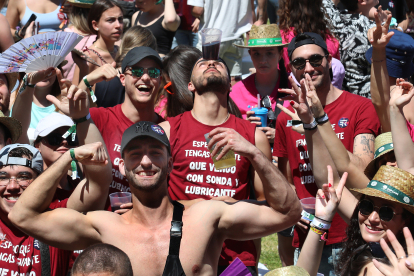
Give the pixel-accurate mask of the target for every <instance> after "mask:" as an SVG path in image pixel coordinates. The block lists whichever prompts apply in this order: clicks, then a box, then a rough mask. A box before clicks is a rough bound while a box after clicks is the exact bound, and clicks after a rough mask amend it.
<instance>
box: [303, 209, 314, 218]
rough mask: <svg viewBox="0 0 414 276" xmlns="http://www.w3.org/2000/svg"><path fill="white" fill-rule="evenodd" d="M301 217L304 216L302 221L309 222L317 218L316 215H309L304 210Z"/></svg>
mask: <svg viewBox="0 0 414 276" xmlns="http://www.w3.org/2000/svg"><path fill="white" fill-rule="evenodd" d="M301 215H302V219H304V220H307V221H312V220H313V219H314V218H315V216H314V215H312V214H309V213H308V212H306V211H305V210H302V213H301Z"/></svg>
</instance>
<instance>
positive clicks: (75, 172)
mask: <svg viewBox="0 0 414 276" xmlns="http://www.w3.org/2000/svg"><path fill="white" fill-rule="evenodd" d="M69 153H70V157H71V158H72V161H71V162H70V167H71V169H72V180H75V179H76V178H78V170H77V166H76V162H77V161H78V160H76V157H75V149H70V150H69Z"/></svg>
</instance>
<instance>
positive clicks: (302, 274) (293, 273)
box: [265, 265, 309, 276]
mask: <svg viewBox="0 0 414 276" xmlns="http://www.w3.org/2000/svg"><path fill="white" fill-rule="evenodd" d="M265 276H309V273H308V272H307V271H306V270H305V269H303V268H301V267H300V266H293V265H292V266H287V267H282V268H277V269H275V270H272V271H270V272H268V273H266V274H265Z"/></svg>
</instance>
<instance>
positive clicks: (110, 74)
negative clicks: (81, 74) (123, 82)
mask: <svg viewBox="0 0 414 276" xmlns="http://www.w3.org/2000/svg"><path fill="white" fill-rule="evenodd" d="M115 67H116V63H115V62H112V64H105V65H102V66H101V67H99V68H97V69H95V70H93V71H92V72H90V73H89V74H88V75H87V76H86V78H87V80H88V82H89V84H90V85H94V84H96V83H98V82H101V81H110V80H112V79H113V78H115V77H116V76H117V75H118V72H117V71H116V69H115Z"/></svg>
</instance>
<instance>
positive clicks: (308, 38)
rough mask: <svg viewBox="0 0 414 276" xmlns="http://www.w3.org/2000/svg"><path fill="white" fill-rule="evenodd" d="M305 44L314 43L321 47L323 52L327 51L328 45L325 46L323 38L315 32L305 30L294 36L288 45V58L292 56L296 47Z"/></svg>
mask: <svg viewBox="0 0 414 276" xmlns="http://www.w3.org/2000/svg"><path fill="white" fill-rule="evenodd" d="M307 44H315V45H318V46H319V47H321V48H322V49H323V50H324V52H325V53H329V52H328V47H327V46H326V42H325V40H323V38H322V37H321V36H320V35H318V34H315V33H310V32H305V33H300V34H298V35H297V36H295V37H294V38H293V39H292V40H291V41H290V43H289V45H288V48H287V50H288V55H289V59H291V58H292V53H293V51H295V50H296V48H299V47H300V46H303V45H307Z"/></svg>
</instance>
